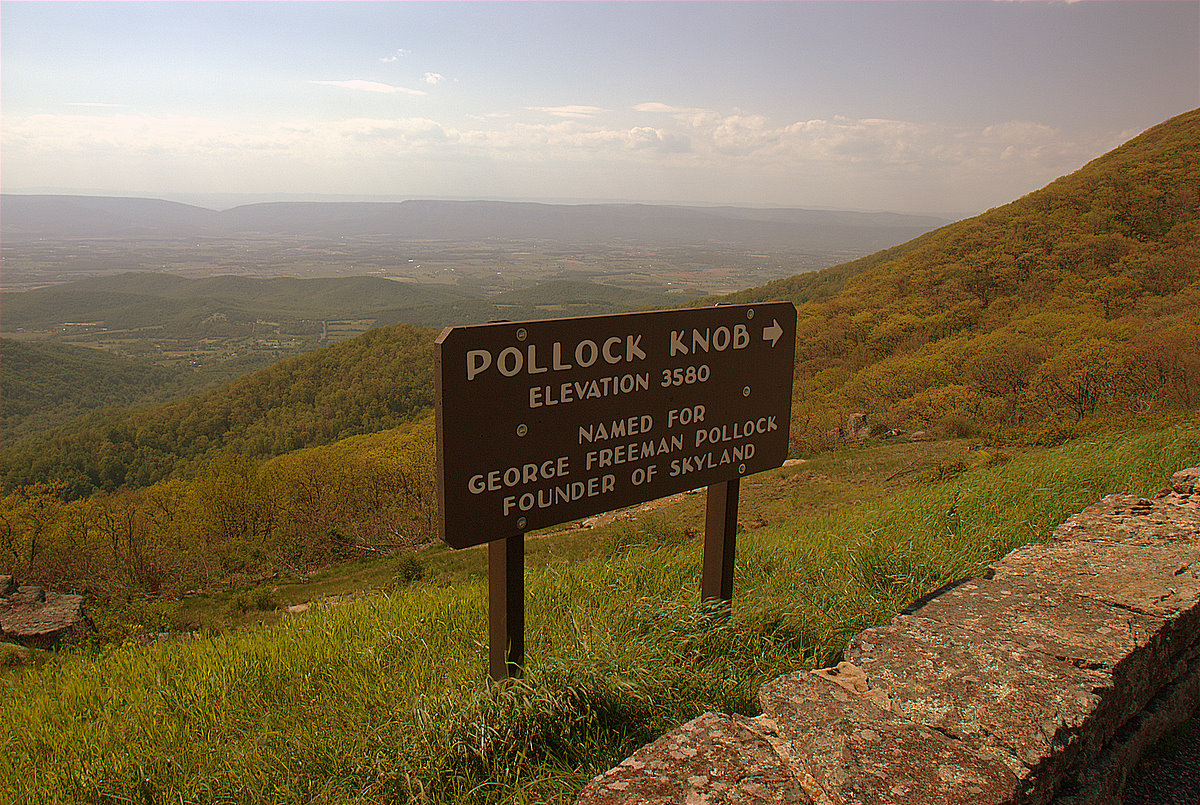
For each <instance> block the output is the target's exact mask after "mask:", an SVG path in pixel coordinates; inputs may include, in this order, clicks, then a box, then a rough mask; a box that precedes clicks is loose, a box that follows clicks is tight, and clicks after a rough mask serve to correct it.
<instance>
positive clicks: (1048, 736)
mask: <svg viewBox="0 0 1200 805" xmlns="http://www.w3.org/2000/svg"><path fill="white" fill-rule="evenodd" d="M1171 485H1172V486H1171V489H1165V490H1163V491H1162V492H1160V493H1159V494H1158V495H1157V496H1156V497H1155V499H1153V500H1149V499H1145V498H1139V497H1135V496H1132V495H1109V496H1108V497H1106V498H1104V499H1103V500H1101V501H1100V502H1099V503H1097V504H1096V505H1094V506H1091V507H1090V508H1088V509H1086V510H1084V511H1082V512H1080V513H1079V514H1077V515H1075V516H1073V517H1071V518H1070V519H1069V520H1067V521H1066V522H1065V523H1063V524H1062V525H1061V526H1060V527H1059V528H1058V529H1057V530H1056V531H1055V533H1054V537H1053V539H1052V540H1051V541H1050V542H1047V543H1034V544H1030V545H1026V546H1024V547H1022V548H1018V549H1017V550H1015V551H1013V552H1012V553H1010V554H1009V555H1008V556H1006V557H1004V559H1002V560H1000V561H999V562H997V563H996V564H995V565H993V566H992V567H991V568H989V570H988V572H987V573H985V574H984V575H983V576H982V577H980V578H972V579H966V580H963V581H960V582H958V583H956V584H953V585H950V586H948V587H946V588H944V589H942V590H939V591H938V592H937V593H935V594H934V595H932V596H929V597H927V598H926V599H923V600H921V601H918V602H916V603H915V604H913V605H912V606H911V607H909V608H908V609H907V610H905V611H904V612H903V613H901V614H900V615H898V616H897V617H896V618H894V619H893V620H892V622H891V623H890V624H889V625H887V626H881V627H877V628H873V629H868V630H866V631H865V632H862V633H861V634H859V635H858V636H857V637H855V638H854V639H853V640H851V641H850V644H849V645H848V646H847V647H846V651H845V661H844V662H842V663H839V664H838V666H837V667H836V668H828V669H822V670H817V671H808V672H800V673H794V674H789V675H787V676H783V677H779V678H778V679H775V680H773V681H771V682H769V683H767V684H766V685H765V686H763V688H762V690H761V691H760V692H759V702H760V704H761V706H762V715H760V716H757V717H755V718H746V717H743V716H737V715H725V714H721V713H706V714H704V715H702V716H700V717H699V718H697V719H695V720H693V721H691V722H689V723H687V724H685V725H683V726H682V727H680V728H679V729H677V730H675V731H673V732H671V733H668V734H667V735H665V736H663V737H662V738H660V739H659V740H657V741H655V742H654V743H652V744H650V745H648V746H646V747H643V748H642V749H641V750H639V751H638V752H637V753H636V754H634V755H633V756H632V757H630V758H628V759H627V760H625V761H624V762H622V763H621V764H620V765H619V766H617V767H615V768H613V769H611V770H609V771H608V772H606V773H605V774H603V775H601V776H600V777H597V778H596V779H595V780H594V781H592V782H591V783H590V784H589V785H588V786H587V787H586V788H585V789H584V790H583V791H582V792H581V793H580V795H579V798H578V799H577V800H576V803H577V805H633V803H679V804H680V805H685V804H686V805H699V803H710V804H711V805H726V804H727V805H734V803H738V804H739V805H742V804H745V805H750V804H751V803H754V804H757V803H797V804H804V805H807V803H815V804H816V805H850V804H851V803H856V804H861V805H885V803H896V805H936V804H937V803H964V804H965V803H970V804H971V805H991V803H1039V804H1040V803H1055V805H1084V803H1088V804H1089V805H1091V804H1093V803H1094V804H1096V805H1100V804H1101V803H1116V802H1119V801H1120V792H1121V789H1122V788H1123V786H1124V783H1125V778H1126V775H1127V774H1128V772H1129V770H1130V769H1131V768H1132V767H1133V765H1134V764H1135V763H1136V761H1137V760H1138V759H1139V758H1140V757H1141V755H1142V753H1143V752H1144V751H1145V749H1146V748H1147V747H1148V746H1149V745H1151V744H1152V743H1153V742H1154V741H1156V740H1157V739H1158V738H1159V737H1160V736H1162V735H1163V734H1164V733H1165V732H1167V731H1168V730H1170V729H1171V728H1173V727H1174V726H1176V725H1177V724H1179V723H1181V722H1182V721H1184V720H1186V719H1187V717H1188V716H1189V714H1191V713H1192V712H1193V711H1194V710H1195V709H1196V703H1197V701H1198V700H1200V468H1196V469H1189V470H1183V471H1180V472H1178V473H1176V474H1175V476H1174V477H1173V478H1172V479H1171Z"/></svg>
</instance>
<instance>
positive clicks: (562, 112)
mask: <svg viewBox="0 0 1200 805" xmlns="http://www.w3.org/2000/svg"><path fill="white" fill-rule="evenodd" d="M525 109H526V110H528V111H530V112H545V113H546V114H548V115H554V116H555V117H569V118H589V117H595V116H596V115H598V114H600V113H601V112H605V111H607V110H606V109H602V108H600V107H599V106H526V107H525Z"/></svg>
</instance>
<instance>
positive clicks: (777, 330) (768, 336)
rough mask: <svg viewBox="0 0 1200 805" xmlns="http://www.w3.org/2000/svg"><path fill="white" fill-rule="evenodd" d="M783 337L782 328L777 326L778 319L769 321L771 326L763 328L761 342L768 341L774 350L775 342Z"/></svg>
mask: <svg viewBox="0 0 1200 805" xmlns="http://www.w3.org/2000/svg"><path fill="white" fill-rule="evenodd" d="M782 335H783V328H782V327H780V326H779V320H778V319H771V326H770V327H764V328H763V341H770V342H771V347H772V348H774V346H775V342H776V341H778V340H779V337H780V336H782Z"/></svg>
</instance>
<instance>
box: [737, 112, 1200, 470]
mask: <svg viewBox="0 0 1200 805" xmlns="http://www.w3.org/2000/svg"><path fill="white" fill-rule="evenodd" d="M1198 207H1200V110H1196V111H1192V112H1189V113H1186V114H1183V115H1180V116H1178V117H1175V118H1173V119H1171V120H1169V121H1167V122H1165V123H1163V124H1161V125H1159V126H1156V127H1154V128H1152V129H1150V130H1148V131H1146V132H1145V133H1143V134H1142V135H1140V136H1138V137H1136V138H1135V139H1133V140H1131V141H1130V142H1128V143H1126V144H1125V145H1123V146H1121V147H1120V148H1118V149H1116V150H1114V151H1112V152H1110V153H1109V154H1106V155H1104V156H1103V157H1100V158H1099V159H1096V160H1094V161H1093V162H1091V163H1089V164H1088V165H1086V166H1084V167H1083V168H1082V169H1080V170H1079V171H1076V172H1075V173H1073V174H1070V175H1068V176H1064V177H1062V178H1061V179H1058V180H1057V181H1055V182H1053V183H1051V184H1050V185H1048V186H1047V187H1045V188H1043V189H1042V190H1039V191H1037V192H1034V193H1031V194H1029V195H1027V196H1024V197H1023V198H1021V199H1018V200H1017V201H1014V202H1012V203H1011V204H1007V205H1005V206H1002V207H998V208H996V209H993V210H990V211H988V212H986V213H984V214H983V215H979V216H977V217H975V218H971V219H968V220H965V221H961V222H959V223H956V224H951V225H950V226H946V227H943V228H942V229H939V230H937V231H935V232H931V233H929V234H926V235H923V236H921V237H919V238H917V239H916V240H913V241H911V242H909V243H907V244H904V245H903V246H898V247H896V248H893V249H889V250H887V251H885V252H880V253H879V254H876V255H872V256H871V257H867V258H863V259H861V260H858V261H855V262H853V263H847V264H845V265H842V266H835V267H833V268H829V269H825V270H823V271H820V272H816V273H814V274H807V275H802V276H797V277H791V278H788V279H784V280H779V281H777V282H773V283H771V284H769V285H766V286H764V287H761V288H757V289H750V290H748V291H745V292H742V293H738V294H734V295H732V296H730V297H726V299H727V300H728V301H753V300H758V299H790V300H792V301H793V302H795V303H796V304H797V307H798V308H799V312H800V316H799V321H798V324H797V328H798V343H797V350H796V356H797V357H796V361H797V363H796V392H795V393H796V406H795V420H796V421H795V424H794V427H793V432H794V435H795V436H796V437H798V439H799V440H800V441H802V442H804V443H806V444H808V445H809V446H810V447H819V446H821V445H823V444H828V441H829V440H828V438H827V437H828V436H829V432H830V431H831V430H832V429H834V428H836V427H838V426H839V425H841V424H844V423H845V422H846V416H847V415H848V414H849V413H850V412H852V411H861V412H867V413H868V414H870V415H871V416H872V419H873V421H875V422H877V423H882V424H886V425H889V426H895V427H901V428H907V429H917V428H935V429H942V430H946V431H951V432H956V433H965V432H973V431H977V430H979V429H988V428H1012V427H1017V426H1021V427H1026V428H1029V427H1034V428H1037V427H1050V426H1054V425H1055V424H1056V423H1059V422H1062V421H1064V420H1066V421H1079V420H1084V419H1088V418H1093V417H1104V416H1126V415H1128V414H1130V413H1134V412H1140V413H1143V414H1148V415H1153V414H1154V413H1155V412H1168V411H1172V410H1176V411H1178V410H1194V409H1196V408H1197V407H1198V406H1200V210H1198Z"/></svg>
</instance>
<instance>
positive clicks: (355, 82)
mask: <svg viewBox="0 0 1200 805" xmlns="http://www.w3.org/2000/svg"><path fill="white" fill-rule="evenodd" d="M308 83H310V84H321V85H323V86H326V87H341V88H342V89H354V90H361V91H363V92H381V93H397V92H399V93H403V94H405V95H427V94H429V93H427V92H425V90H423V89H409V88H408V87H397V86H393V85H392V84H384V83H382V82H379V81H364V80H362V79H360V78H353V79H350V80H348V81H309V82H308Z"/></svg>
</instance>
